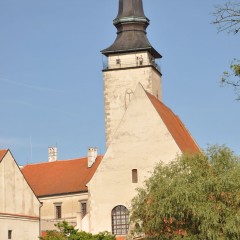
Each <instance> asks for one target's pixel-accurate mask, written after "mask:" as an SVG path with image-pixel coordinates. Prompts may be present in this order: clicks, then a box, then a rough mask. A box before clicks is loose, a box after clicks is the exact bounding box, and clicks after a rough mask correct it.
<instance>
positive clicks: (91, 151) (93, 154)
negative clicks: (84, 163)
mask: <svg viewBox="0 0 240 240" xmlns="http://www.w3.org/2000/svg"><path fill="white" fill-rule="evenodd" d="M96 159H97V148H88V167H89V168H90V167H92V165H93V164H94V163H95V161H96Z"/></svg>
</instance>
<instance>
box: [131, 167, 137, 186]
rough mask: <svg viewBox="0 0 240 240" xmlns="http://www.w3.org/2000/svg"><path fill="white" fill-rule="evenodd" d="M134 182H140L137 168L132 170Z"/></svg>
mask: <svg viewBox="0 0 240 240" xmlns="http://www.w3.org/2000/svg"><path fill="white" fill-rule="evenodd" d="M132 183H138V171H137V169H133V170H132Z"/></svg>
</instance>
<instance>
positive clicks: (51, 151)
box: [48, 147, 57, 162]
mask: <svg viewBox="0 0 240 240" xmlns="http://www.w3.org/2000/svg"><path fill="white" fill-rule="evenodd" d="M56 161H57V148H56V147H49V148H48V162H56Z"/></svg>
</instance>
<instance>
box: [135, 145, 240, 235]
mask: <svg viewBox="0 0 240 240" xmlns="http://www.w3.org/2000/svg"><path fill="white" fill-rule="evenodd" d="M131 221H132V226H135V227H133V234H145V235H146V237H148V238H150V239H159V240H160V239H189V240H190V239H191V240H195V239H196V240H197V239H198V240H210V239H211V240H223V239H224V240H227V239H229V240H230V239H231V240H235V239H236V240H237V239H240V160H239V158H238V157H237V156H235V155H234V154H233V152H232V151H230V150H229V149H228V148H226V147H217V146H214V147H212V148H209V149H208V150H207V152H206V153H205V154H196V155H183V156H181V157H179V158H177V159H176V160H175V161H173V162H171V163H170V164H168V165H164V164H163V163H160V164H159V165H158V166H157V167H156V168H155V170H154V173H153V175H152V176H151V177H150V178H149V179H148V180H147V181H146V182H145V185H144V187H143V188H140V189H138V195H137V196H136V197H135V198H134V199H133V201H132V214H131Z"/></svg>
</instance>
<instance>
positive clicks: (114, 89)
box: [102, 0, 162, 147]
mask: <svg viewBox="0 0 240 240" xmlns="http://www.w3.org/2000/svg"><path fill="white" fill-rule="evenodd" d="M149 22H150V21H149V19H148V18H147V17H146V16H145V14H144V11H143V3H142V0H119V12H118V15H117V17H116V18H115V19H114V21H113V24H114V25H115V27H116V28H117V38H116V40H115V42H114V43H113V44H112V45H111V46H110V47H108V48H106V49H104V50H102V54H104V55H105V56H106V57H107V63H106V64H105V66H104V69H103V78H104V105H105V128H106V145H107V147H108V146H109V144H110V142H111V139H112V137H113V134H114V132H115V131H116V128H117V126H118V125H119V123H120V120H121V119H122V117H123V115H124V112H125V110H126V108H127V106H128V104H129V102H130V100H131V97H132V95H133V92H134V91H135V89H136V86H137V84H138V83H139V82H140V83H141V84H142V86H143V87H144V89H145V90H147V91H148V92H149V93H151V94H152V95H154V96H155V97H157V98H158V99H159V100H161V99H162V92H161V71H160V67H159V66H158V65H157V63H156V59H159V58H161V57H162V56H161V55H160V54H159V53H158V52H157V51H156V50H155V49H154V48H153V47H152V46H151V44H150V42H149V41H148V38H147V36H146V29H147V27H148V25H149Z"/></svg>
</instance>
